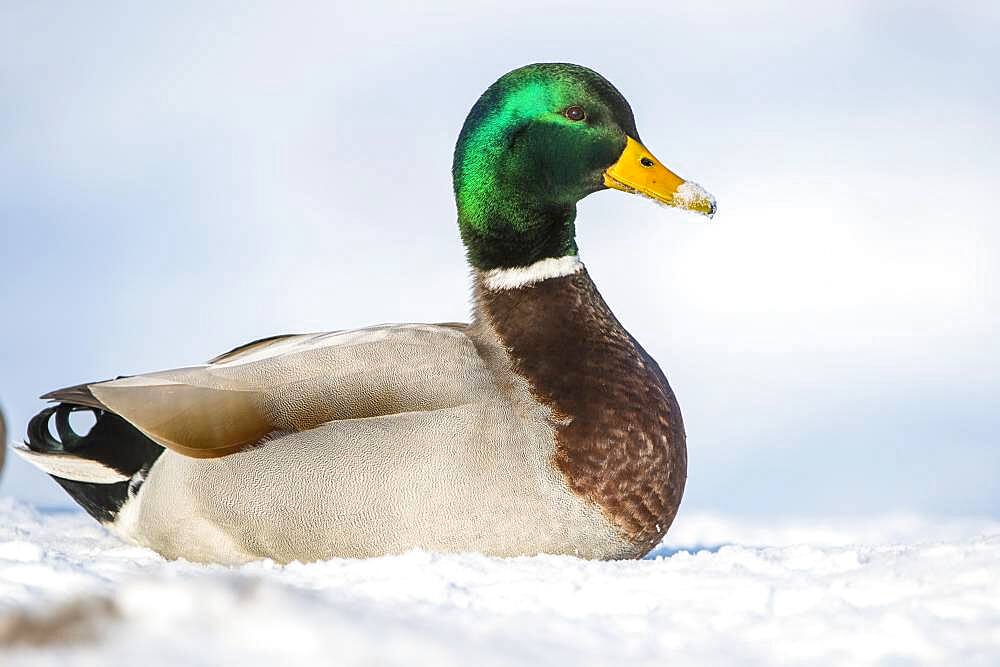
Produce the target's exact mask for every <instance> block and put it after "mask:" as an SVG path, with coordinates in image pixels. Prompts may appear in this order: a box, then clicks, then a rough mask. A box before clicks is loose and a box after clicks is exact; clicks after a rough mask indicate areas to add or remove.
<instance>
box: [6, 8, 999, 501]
mask: <svg viewBox="0 0 1000 667" xmlns="http://www.w3.org/2000/svg"><path fill="white" fill-rule="evenodd" d="M359 4H362V3H351V4H345V5H344V6H343V7H337V6H329V5H328V3H314V4H310V3H273V4H272V5H269V6H268V5H257V6H256V7H255V8H253V9H247V7H246V3H232V4H230V5H224V4H221V3H188V5H187V6H183V4H182V3H169V5H168V4H167V3H163V5H162V6H161V7H160V8H158V9H154V8H150V7H149V6H142V7H139V6H135V5H128V4H126V3H120V4H117V5H115V4H112V3H106V4H102V5H100V6H95V5H94V4H93V3H44V2H37V3H23V5H24V6H22V7H15V6H13V5H14V3H10V2H4V3H2V4H0V91H2V94H0V220H2V230H0V235H2V236H0V262H2V266H3V267H4V270H5V275H6V279H5V281H4V284H3V287H2V288H0V309H2V311H0V312H2V320H3V322H4V326H3V328H2V330H0V331H2V333H0V349H2V350H3V352H2V357H0V403H2V404H3V406H4V407H5V409H6V411H7V414H8V421H9V423H10V426H11V430H12V431H13V432H14V434H15V435H17V434H19V433H22V432H23V428H24V425H25V423H26V421H27V419H28V418H29V417H30V416H31V415H32V414H34V412H35V411H36V410H37V409H39V408H40V407H41V405H42V404H41V403H40V402H39V401H38V400H37V399H36V398H35V397H36V396H37V395H39V394H41V393H42V392H44V391H47V390H49V389H52V388H55V387H60V386H64V385H68V384H74V383H77V382H82V381H85V380H95V379H102V378H106V377H112V376H115V375H120V374H129V373H134V372H140V371H144V370H153V369H158V368H164V367H172V366H178V365H184V364H187V363H192V362H197V361H201V360H204V359H206V358H208V357H211V356H213V355H214V354H216V353H218V352H221V351H223V350H225V349H228V348H230V347H232V346H234V345H236V344H239V343H241V342H245V341H248V340H250V339H253V338H257V337H260V336H265V335H269V334H275V333H282V332H290V331H313V330H324V329H339V328H348V327H355V326H362V325H365V324H370V323H375V322H386V321H431V322H434V321H446V320H455V319H464V318H465V317H466V315H467V310H468V307H467V301H468V287H467V270H466V268H465V265H464V259H463V256H462V250H461V245H460V243H459V240H458V235H457V229H456V226H455V222H454V215H455V214H454V204H453V201H452V195H451V185H450V172H449V169H450V164H451V151H452V148H453V145H454V140H455V138H456V136H457V133H458V130H459V127H460V126H461V123H462V120H463V119H464V117H465V114H466V113H467V111H468V109H469V107H470V106H471V104H472V103H473V102H474V101H475V99H476V97H477V96H478V95H479V93H480V92H481V91H482V90H483V89H484V88H485V87H486V86H487V85H489V84H490V83H491V82H492V81H493V80H494V79H495V78H496V77H498V76H499V75H500V74H502V73H503V72H505V71H507V70H509V69H512V68H514V67H517V66H519V65H523V64H526V63H529V62H536V61H548V60H560V61H572V62H577V63H580V64H584V65H588V66H590V67H593V68H594V69H597V70H598V71H600V72H601V73H603V74H604V75H605V76H607V77H608V78H609V79H610V80H611V81H612V82H613V83H615V84H616V85H617V86H618V87H619V88H620V89H621V90H622V92H623V93H624V94H625V95H626V97H627V98H628V99H629V100H630V101H631V103H632V106H633V108H634V110H635V113H636V117H637V121H638V127H639V131H640V132H641V134H642V137H643V140H644V141H645V143H646V145H647V146H649V148H650V149H651V150H652V151H654V153H655V154H656V155H657V156H658V157H660V158H661V159H662V160H664V161H665V162H666V163H667V164H668V165H671V166H673V167H674V168H675V171H677V172H679V173H680V174H681V175H683V176H686V177H688V178H691V179H693V180H696V181H698V182H700V183H702V184H703V185H704V186H705V187H706V188H707V189H708V190H709V191H711V192H712V193H713V194H715V195H716V197H717V198H718V200H719V205H720V215H719V216H718V218H717V221H716V222H713V223H711V224H704V223H702V222H700V221H699V220H698V219H697V218H695V217H693V216H688V215H685V214H683V213H681V212H677V211H670V210H664V209H661V208H658V207H656V206H654V205H652V204H650V203H648V202H644V201H641V200H639V199H636V198H629V197H626V196H624V195H622V194H621V193H617V192H606V193H600V194H597V195H594V196H592V197H590V198H588V199H587V200H585V201H584V202H583V204H582V205H581V207H580V217H579V222H578V229H579V235H580V238H579V241H580V246H581V250H582V255H583V259H584V261H585V262H586V263H587V265H588V267H589V269H590V270H591V273H592V274H593V275H594V277H595V279H596V281H597V283H598V285H599V287H600V288H601V290H602V291H603V293H604V295H605V297H606V298H607V300H608V302H609V303H610V304H611V306H612V308H613V309H614V310H615V312H616V314H617V315H618V316H619V318H620V319H621V320H622V321H623V322H624V323H625V325H626V326H627V327H628V328H629V329H630V331H631V332H632V333H633V334H634V335H635V336H636V337H637V338H638V339H639V340H640V342H642V343H643V344H644V345H645V347H646V348H647V349H648V350H649V351H650V352H651V353H652V354H653V356H654V357H656V359H657V360H658V361H659V362H660V364H661V366H663V368H664V370H665V371H666V373H667V375H668V377H669V378H670V381H671V383H672V385H673V386H674V388H675V390H676V392H677V394H678V396H679V399H680V402H681V405H682V408H683V410H684V415H685V421H686V424H687V430H688V436H689V453H690V477H689V483H688V492H687V496H686V500H685V505H684V509H685V510H692V509H702V510H720V511H726V512H748V513H770V514H790V513H795V514H802V513H806V514H820V513H824V514H825V513H840V512H875V511H878V512H882V511H892V510H912V511H919V512H934V513H978V514H992V515H1000V482H998V471H1000V442H998V440H1000V436H998V435H997V433H998V432H1000V409H998V404H1000V398H998V397H1000V349H998V348H1000V346H998V344H997V342H996V337H995V331H996V329H997V326H998V325H1000V295H998V292H997V283H998V279H1000V267H998V255H1000V226H998V222H1000V220H998V218H1000V216H998V214H997V212H996V208H995V205H994V204H993V198H994V197H995V196H996V192H997V183H1000V141H998V139H1000V113H998V110H1000V86H997V80H998V70H1000V47H998V42H997V39H996V35H997V34H998V33H1000V9H998V5H997V4H996V3H995V2H982V3H974V2H966V3H944V2H941V3H912V2H910V3H902V2H841V3H836V4H835V6H834V5H833V3H823V4H824V5H827V4H830V5H831V6H829V7H827V6H823V7H820V6H818V4H817V3H797V2H777V1H774V2H763V3H721V4H720V3H710V5H708V3H705V4H706V6H702V3H683V2H681V3H664V2H655V3H640V4H638V5H635V4H630V5H628V6H626V5H613V4H608V3H598V2H592V1H591V0H580V1H578V2H559V3H554V4H549V5H546V4H545V3H538V2H531V3H527V2H525V3H518V2H503V3H496V4H494V5H489V4H482V3H475V4H476V8H474V9H470V8H469V6H468V5H470V4H472V3H459V2H455V3H443V4H438V5H425V8H424V9H421V10H416V9H414V8H413V7H410V6H409V3H392V4H379V3H375V4H371V5H366V6H364V7H360V6H358V5H359ZM428 6H430V7H433V8H430V9H428V8H426V7H428ZM0 493H3V494H11V495H15V496H19V497H22V498H27V499H30V500H32V501H34V502H38V503H42V504H47V505H52V504H64V503H67V502H68V499H67V498H66V497H65V496H64V494H63V493H62V491H61V490H60V489H58V488H57V487H56V486H55V484H54V483H52V482H51V481H49V480H48V479H47V478H45V477H44V476H42V475H41V474H38V473H35V472H34V471H32V470H29V469H28V467H27V466H26V465H24V464H22V463H21V462H20V461H11V462H10V463H9V466H8V469H7V470H6V472H5V478H4V480H3V482H2V483H0ZM682 511H684V510H682Z"/></svg>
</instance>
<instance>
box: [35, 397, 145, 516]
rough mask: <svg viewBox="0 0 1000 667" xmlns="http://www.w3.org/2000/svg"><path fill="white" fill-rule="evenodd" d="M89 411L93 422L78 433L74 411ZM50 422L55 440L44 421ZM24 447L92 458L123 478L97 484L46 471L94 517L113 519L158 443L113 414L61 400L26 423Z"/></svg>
mask: <svg viewBox="0 0 1000 667" xmlns="http://www.w3.org/2000/svg"><path fill="white" fill-rule="evenodd" d="M81 411H90V412H92V413H93V414H94V417H95V418H96V421H95V423H94V426H93V427H92V428H91V429H90V431H89V432H87V433H86V434H79V433H77V432H76V431H75V430H74V429H73V426H72V424H70V421H69V417H70V415H71V414H72V413H74V412H81ZM50 424H53V425H54V426H55V430H56V433H57V434H58V436H59V437H58V439H57V438H55V437H53V435H52V433H51V432H50V430H49V425H50ZM27 436H28V438H27V442H26V443H25V444H26V445H27V446H28V448H29V449H30V450H32V451H34V452H39V453H43V454H55V455H69V456H72V457H74V458H79V459H88V460H90V461H95V462H97V463H99V464H101V465H103V466H105V467H107V468H110V469H112V470H114V471H117V472H118V473H120V474H121V475H122V476H123V477H125V478H127V479H126V480H125V481H121V482H114V483H107V484H100V483H94V482H84V481H78V480H73V479H66V478H63V477H59V476H56V475H51V476H52V479H54V480H55V481H56V482H58V483H59V485H60V486H62V487H63V489H65V490H66V492H67V493H69V494H70V496H72V497H73V499H74V500H75V501H76V502H77V503H79V504H80V506H81V507H83V508H84V509H85V510H87V512H88V513H89V514H90V515H91V516H93V517H94V518H95V519H97V520H98V521H102V522H110V521H113V520H114V518H115V516H116V515H117V513H118V510H119V509H121V506H122V505H123V504H124V503H125V501H126V500H128V498H129V495H130V493H131V494H134V493H135V492H136V491H137V490H138V488H139V486H140V485H141V484H142V480H143V478H144V477H145V475H146V473H147V472H149V469H150V468H151V467H152V465H153V463H155V462H156V459H158V458H159V456H160V454H162V453H163V447H161V446H160V445H158V444H156V443H155V442H153V441H152V440H150V439H149V438H148V437H146V436H145V435H143V433H142V432H141V431H139V429H137V428H136V427H134V426H132V424H130V423H129V422H127V421H126V420H124V419H122V418H121V417H119V416H118V415H116V414H114V413H113V412H109V411H107V410H103V409H100V408H97V407H92V406H89V405H77V404H72V403H60V404H58V405H54V406H51V407H48V408H45V409H44V410H42V411H41V412H39V413H38V414H37V415H35V416H34V417H33V418H32V419H31V421H30V422H29V423H28V433H27Z"/></svg>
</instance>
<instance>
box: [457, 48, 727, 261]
mask: <svg viewBox="0 0 1000 667" xmlns="http://www.w3.org/2000/svg"><path fill="white" fill-rule="evenodd" d="M623 161H624V162H627V163H628V164H624V163H623ZM633 163H634V164H633ZM452 175H453V177H454V185H455V198H456V201H457V204H458V219H459V226H460V230H461V234H462V240H463V242H464V243H465V246H466V250H467V252H468V256H469V261H470V262H471V263H472V265H473V266H475V267H477V268H479V269H493V268H499V267H513V266H527V265H529V264H532V263H534V262H536V261H538V260H541V259H545V258H549V257H562V256H564V255H573V254H576V252H577V247H576V239H575V236H576V229H575V224H574V223H575V219H576V203H577V202H578V201H580V199H582V198H583V197H586V196H587V195H588V194H590V193H592V192H596V191H597V190H602V189H604V188H606V187H613V188H617V189H621V190H625V191H628V192H639V193H641V194H646V195H648V196H651V197H653V198H655V199H658V200H660V201H662V202H664V203H668V204H673V205H680V206H683V207H685V208H693V209H696V210H702V209H703V208H704V209H706V210H702V212H706V213H711V212H714V203H712V205H711V211H709V210H707V207H708V206H707V204H704V205H703V206H701V207H699V206H698V205H694V204H703V202H701V201H698V202H695V199H698V197H694V198H693V199H692V198H691V197H688V198H689V199H691V201H690V202H681V201H680V198H678V196H677V195H678V191H679V190H680V189H681V188H682V186H684V185H691V184H686V183H684V181H682V180H681V179H679V178H677V177H676V176H675V175H674V174H672V173H671V172H669V170H667V169H666V168H665V167H663V166H662V165H660V164H659V163H658V162H657V161H656V160H655V158H653V157H652V155H651V154H649V153H648V151H646V150H645V148H644V147H643V146H642V144H641V142H640V141H639V134H638V131H637V130H636V127H635V119H634V118H633V116H632V109H631V108H630V107H629V104H628V102H627V101H626V100H625V98H624V97H623V96H622V94H621V93H619V92H618V90H617V89H616V88H615V87H614V86H612V85H611V84H610V83H609V82H608V81H607V80H606V79H605V78H604V77H602V76H601V75H600V74H598V73H597V72H594V71H592V70H589V69H587V68H586V67H581V66H579V65H570V64H563V63H540V64H535V65H528V66H526V67H521V68H520V69H516V70H514V71H513V72H509V73H507V74H505V75H504V76H502V77H501V78H500V79H499V80H498V81H497V82H496V83H494V84H493V85H492V86H490V87H489V89H487V91H486V92H485V93H483V95H482V96H481V97H480V98H479V100H478V101H477V102H476V104H475V106H473V107H472V111H471V112H469V116H468V117H467V118H466V120H465V125H464V126H463V127H462V132H461V134H460V135H459V138H458V145H457V146H456V147H455V161H454V165H453V168H452ZM670 177H672V179H673V180H671V178H670ZM689 194H690V193H689ZM695 194H698V195H702V194H703V195H705V197H707V194H705V193H704V191H701V190H700V189H698V192H697V193H695Z"/></svg>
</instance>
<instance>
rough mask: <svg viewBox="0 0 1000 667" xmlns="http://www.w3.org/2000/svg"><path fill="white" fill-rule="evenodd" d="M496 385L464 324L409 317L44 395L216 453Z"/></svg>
mask: <svg viewBox="0 0 1000 667" xmlns="http://www.w3.org/2000/svg"><path fill="white" fill-rule="evenodd" d="M492 385H493V380H492V376H491V374H490V372H489V370H488V369H487V367H486V366H485V364H484V363H483V360H482V359H481V357H480V356H479V353H478V352H477V350H476V347H475V345H474V344H473V342H472V340H471V339H470V338H469V337H468V336H467V335H466V334H465V326H464V325H457V324H446V325H431V324H406V325H387V326H378V327H370V328H367V329H359V330H355V331H342V332H331V333H321V334H303V335H291V336H280V337H274V338H270V339H265V340H261V341H257V342H254V343H251V344H249V345H245V346H243V347H240V348H237V349H235V350H232V351H231V352H227V353H226V354H224V355H221V356H219V357H216V358H215V359H213V360H211V361H210V362H208V363H207V364H205V365H201V366H194V367H190V368H180V369H174V370H168V371H161V372H157V373H149V374H145V375H137V376H133V377H128V378H121V379H118V380H112V381H109V382H99V383H94V384H88V385H80V386H77V387H70V388H68V389H63V390H59V391H55V392H52V393H50V394H47V395H46V396H45V397H44V398H51V399H54V400H58V401H65V402H70V403H74V404H78V405H90V406H92V407H99V408H102V409H106V410H110V411H111V412H114V413H116V414H118V415H120V416H121V417H123V418H124V419H126V420H127V421H128V422H130V423H131V424H132V425H134V426H135V427H136V428H137V429H139V430H140V431H141V432H142V433H144V434H145V435H146V436H148V437H149V438H150V439H152V440H153V441H155V442H156V443H159V444H160V445H162V446H164V447H167V448H169V449H172V450H174V451H176V452H178V453H180V454H184V455H186V456H191V457H196V458H213V457H219V456H225V455H226V454H230V453H233V452H236V451H238V450H240V449H243V448H245V447H247V446H249V445H253V444H255V443H259V442H261V440H262V439H264V438H265V437H266V436H268V435H269V434H271V433H274V432H287V431H302V430H306V429H310V428H314V427H316V426H318V425H320V424H323V423H326V422H329V421H333V420H338V419H357V418H363V417H374V416H381V415H388V414H397V413H401V412H412V411H420V410H437V409H441V408H450V407H455V406H458V405H463V404H467V403H470V402H474V401H477V400H482V397H483V396H484V395H487V394H489V393H490V388H491V387H492Z"/></svg>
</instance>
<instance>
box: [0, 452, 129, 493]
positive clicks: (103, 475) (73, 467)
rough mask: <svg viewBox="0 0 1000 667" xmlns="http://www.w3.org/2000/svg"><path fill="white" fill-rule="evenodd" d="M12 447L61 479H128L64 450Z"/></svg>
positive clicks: (111, 481)
mask: <svg viewBox="0 0 1000 667" xmlns="http://www.w3.org/2000/svg"><path fill="white" fill-rule="evenodd" d="M12 449H13V450H14V452H15V453H17V455H18V456H20V457H21V458H22V459H24V460H25V461H27V462H28V463H30V464H32V465H33V466H35V467H37V468H39V469H41V470H43V471H44V472H47V473H48V474H50V475H55V476H56V477H61V478H63V479H71V480H73V481H76V482H88V483H90V484H115V483H116V482H124V481H126V480H128V476H126V475H123V474H121V473H120V472H118V471H117V470H115V469H114V468H110V467H108V466H106V465H104V464H103V463H100V462H99V461H94V460H92V459H82V458H80V457H79V456H73V455H72V454H66V453H64V452H36V451H32V450H30V449H28V448H27V447H17V446H15V447H13V448H12Z"/></svg>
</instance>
